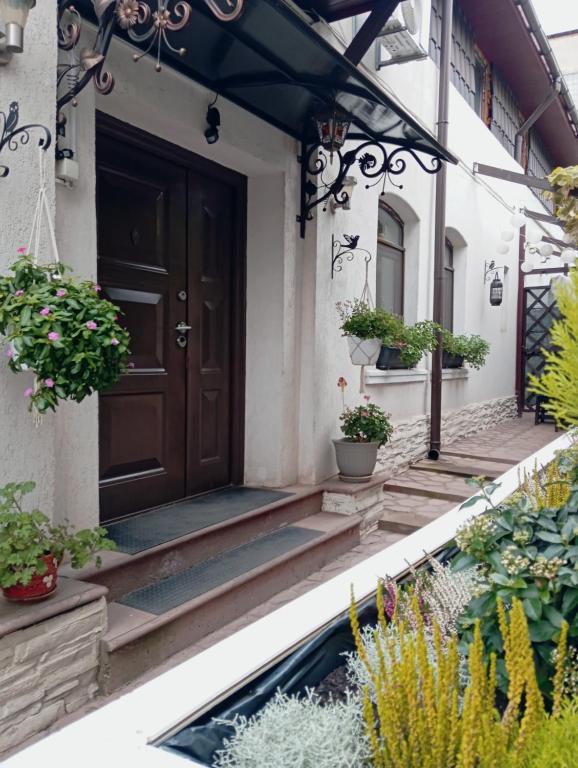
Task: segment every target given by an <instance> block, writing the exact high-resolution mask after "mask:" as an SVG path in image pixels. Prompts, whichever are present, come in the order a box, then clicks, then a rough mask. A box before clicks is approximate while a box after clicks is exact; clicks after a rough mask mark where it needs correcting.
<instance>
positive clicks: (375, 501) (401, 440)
mask: <svg viewBox="0 0 578 768" xmlns="http://www.w3.org/2000/svg"><path fill="white" fill-rule="evenodd" d="M517 414H518V411H517V406H516V398H515V397H504V398H499V399H496V400H486V401H484V402H481V403H473V404H471V405H468V406H466V407H465V408H459V409H456V410H455V411H448V412H446V413H445V414H443V416H442V444H443V445H447V444H449V443H451V442H453V441H454V440H458V439H459V438H461V437H468V436H469V435H473V434H475V433H476V432H481V431H482V430H484V429H489V428H490V427H492V426H493V425H495V424H498V423H500V422H502V421H507V420H508V419H512V418H514V417H516V416H517ZM429 427H430V419H429V416H419V417H418V418H416V419H412V420H411V421H406V422H402V423H400V424H396V425H395V431H394V437H393V439H392V440H391V442H389V443H388V444H387V445H386V446H384V447H383V448H382V449H381V450H380V453H379V457H378V465H377V467H376V472H377V473H379V474H380V475H382V478H380V480H381V481H380V482H375V483H371V485H369V487H368V486H363V485H360V486H359V490H356V491H355V492H354V493H338V492H334V491H326V492H325V493H324V494H323V511H324V512H337V513H339V514H342V515H359V516H360V517H361V518H362V523H361V531H362V533H363V534H367V533H370V532H371V531H373V530H374V529H375V528H376V527H377V523H378V521H379V520H380V519H381V516H382V514H383V506H384V501H385V499H386V498H387V497H388V494H387V493H386V492H385V491H384V490H383V483H384V482H385V480H387V479H388V478H389V477H391V475H394V474H396V473H397V472H400V471H403V469H405V468H406V467H408V466H409V465H410V464H412V463H413V462H415V461H418V460H419V459H423V458H424V457H425V456H426V455H427V452H428V449H429Z"/></svg>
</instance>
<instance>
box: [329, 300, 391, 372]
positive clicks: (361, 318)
mask: <svg viewBox="0 0 578 768" xmlns="http://www.w3.org/2000/svg"><path fill="white" fill-rule="evenodd" d="M336 307H337V312H338V314H339V317H340V319H341V325H340V329H341V331H342V332H343V335H344V336H345V337H346V338H347V343H348V345H349V355H350V357H351V362H352V363H353V364H354V365H374V364H375V362H376V361H377V358H378V357H379V352H380V350H381V329H382V325H383V318H382V313H383V310H381V309H372V308H371V307H370V305H369V304H368V303H367V302H365V301H363V300H362V299H354V300H353V301H351V300H347V301H338V302H337V304H336Z"/></svg>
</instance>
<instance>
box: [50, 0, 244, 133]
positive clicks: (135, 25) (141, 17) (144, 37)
mask: <svg viewBox="0 0 578 768" xmlns="http://www.w3.org/2000/svg"><path fill="white" fill-rule="evenodd" d="M204 2H205V4H206V6H207V7H208V8H209V9H210V10H211V12H212V13H213V14H214V15H215V16H216V18H217V19H219V21H222V22H229V21H235V19H237V18H238V17H239V16H240V15H241V13H242V12H243V10H244V4H245V0H204ZM93 5H94V11H95V13H96V17H97V21H98V30H97V34H96V38H95V41H94V44H93V46H92V48H83V49H82V50H81V51H80V53H79V54H78V56H77V55H75V49H76V47H77V45H78V42H79V40H80V36H81V29H82V19H81V16H80V14H79V13H78V11H77V10H76V8H75V7H74V0H58V47H59V48H60V50H61V51H69V52H71V56H70V61H69V62H67V63H62V64H60V65H59V67H58V86H59V91H60V96H59V97H58V100H57V114H58V121H59V124H60V126H62V122H63V118H62V115H61V110H62V108H63V107H64V106H66V105H67V104H69V103H71V102H72V104H76V97H77V96H78V95H79V93H80V92H81V91H82V90H84V88H86V86H87V85H88V84H89V83H90V81H91V80H92V81H94V85H95V87H96V89H97V91H98V92H99V93H101V94H108V93H110V92H111V91H112V89H113V88H114V77H113V75H112V74H111V73H110V72H109V71H107V70H105V69H104V66H105V62H106V57H107V54H108V50H109V47H110V43H111V40H112V36H113V34H114V33H115V31H117V29H118V30H120V31H121V32H125V33H126V35H127V36H128V38H129V40H131V41H132V42H134V43H135V44H137V45H144V46H145V48H144V51H141V52H140V53H137V54H135V55H134V56H133V59H134V60H135V61H138V60H139V59H141V58H142V57H143V56H144V55H146V54H147V53H149V52H151V51H152V50H153V49H154V50H155V53H156V59H157V64H156V70H157V71H160V69H161V65H160V60H161V51H162V50H164V49H168V50H169V51H171V52H172V53H175V54H177V55H180V56H184V55H185V54H186V49H185V48H175V47H174V46H173V45H172V44H171V42H170V40H169V37H168V35H169V33H171V32H176V31H179V30H182V29H184V28H185V27H186V26H187V25H188V24H189V23H190V20H191V12H192V8H191V5H190V4H189V3H188V2H186V0H176V2H174V3H172V4H171V2H170V0H93ZM171 5H172V7H171Z"/></svg>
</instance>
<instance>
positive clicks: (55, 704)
mask: <svg viewBox="0 0 578 768" xmlns="http://www.w3.org/2000/svg"><path fill="white" fill-rule="evenodd" d="M105 629H106V601H105V599H104V597H102V598H100V599H99V600H95V601H93V602H90V603H87V604H86V605H83V606H81V607H79V608H75V609H73V610H70V611H67V612H66V613H63V614H60V615H59V616H55V617H54V618H51V619H48V620H47V621H41V622H39V623H38V624H33V625H32V626H29V627H26V628H25V629H22V630H19V631H17V632H12V633H11V634H7V635H5V636H4V637H2V638H1V639H0V755H1V754H2V753H3V752H6V751H7V750H10V749H13V748H14V747H16V746H18V745H19V744H22V742H24V741H26V740H27V739H29V738H30V737H32V736H35V735H36V734H39V733H40V732H42V731H44V730H46V729H47V728H49V727H50V726H51V725H52V724H53V723H54V722H56V720H58V718H60V717H62V716H63V715H66V714H68V713H70V712H74V711H75V710H77V709H79V708H80V707H82V706H83V705H84V704H86V703H87V702H88V701H90V700H91V699H92V698H93V697H94V696H95V695H96V693H97V691H98V685H97V672H98V665H99V660H100V641H101V637H102V635H103V633H104V631H105Z"/></svg>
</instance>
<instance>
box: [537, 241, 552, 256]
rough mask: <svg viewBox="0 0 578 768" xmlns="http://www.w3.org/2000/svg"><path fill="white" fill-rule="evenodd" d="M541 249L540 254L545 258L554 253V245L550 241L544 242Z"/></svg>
mask: <svg viewBox="0 0 578 768" xmlns="http://www.w3.org/2000/svg"><path fill="white" fill-rule="evenodd" d="M539 250H540V255H541V256H543V257H544V258H545V259H548V258H550V256H551V255H552V254H553V253H554V247H553V246H552V245H551V244H550V243H542V245H541V246H540V249H539Z"/></svg>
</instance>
